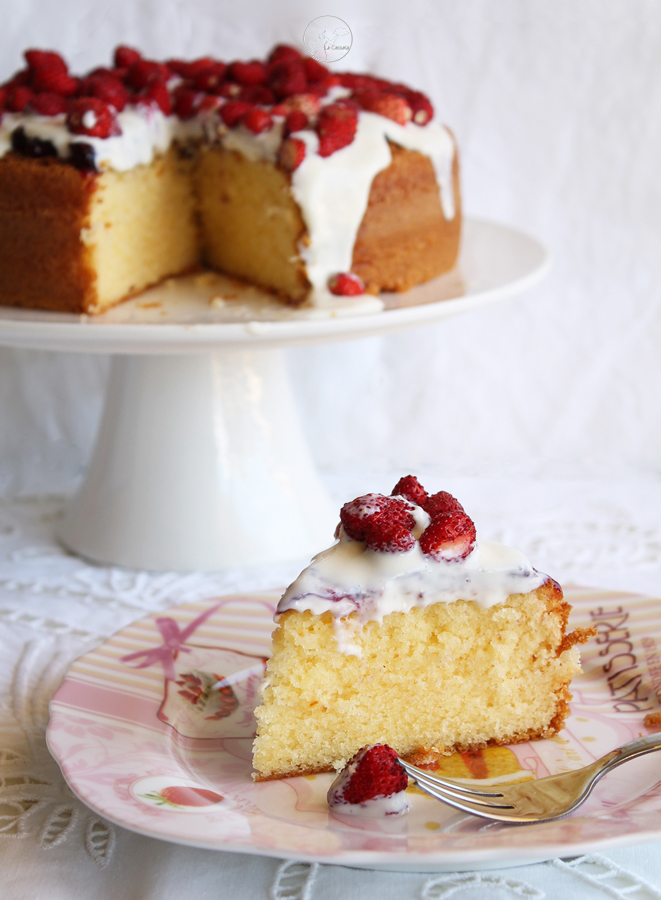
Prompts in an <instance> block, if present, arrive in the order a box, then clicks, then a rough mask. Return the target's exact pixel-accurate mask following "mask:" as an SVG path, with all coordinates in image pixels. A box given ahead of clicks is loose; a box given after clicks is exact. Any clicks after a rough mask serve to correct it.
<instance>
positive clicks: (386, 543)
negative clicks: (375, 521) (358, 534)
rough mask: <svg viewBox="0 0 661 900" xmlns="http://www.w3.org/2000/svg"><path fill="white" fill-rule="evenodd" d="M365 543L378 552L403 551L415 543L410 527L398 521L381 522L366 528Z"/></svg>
mask: <svg viewBox="0 0 661 900" xmlns="http://www.w3.org/2000/svg"><path fill="white" fill-rule="evenodd" d="M365 544H366V545H367V546H368V547H369V549H370V550H376V551H378V552H379V553H405V552H406V551H407V550H410V549H411V547H413V545H414V544H415V538H414V537H413V535H412V534H411V530H410V528H407V527H406V525H400V524H399V522H392V523H390V522H383V523H379V525H378V526H375V527H374V528H371V529H368V531H367V534H366V536H365Z"/></svg>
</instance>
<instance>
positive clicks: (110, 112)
mask: <svg viewBox="0 0 661 900" xmlns="http://www.w3.org/2000/svg"><path fill="white" fill-rule="evenodd" d="M25 59H26V62H27V67H26V68H25V69H22V70H20V71H18V72H16V73H15V74H14V75H13V76H12V77H11V79H9V80H8V81H6V82H5V83H4V84H2V85H0V113H1V112H2V111H5V110H6V111H8V112H22V111H23V110H27V111H28V112H33V113H36V114H38V115H46V116H54V115H58V114H63V113H67V118H66V123H67V126H68V128H69V130H70V131H72V132H73V133H74V134H88V135H90V136H93V137H109V136H111V135H116V134H119V133H121V130H120V128H119V125H118V120H117V118H116V115H117V113H120V112H122V111H123V110H125V109H126V108H127V107H130V106H135V107H147V108H149V107H152V108H158V109H160V110H161V111H162V112H163V113H164V115H170V114H171V113H172V112H174V113H175V114H176V115H177V116H178V117H179V118H180V119H184V120H185V119H191V118H193V117H195V116H196V115H199V114H200V113H204V114H206V115H207V116H209V115H211V114H213V113H217V114H218V115H219V116H220V118H221V120H222V122H223V123H224V124H225V125H227V126H228V127H230V128H234V127H237V126H239V125H243V126H244V127H246V128H247V129H248V130H250V131H252V132H253V133H254V134H261V133H262V132H263V131H266V130H267V129H269V128H271V126H272V125H273V117H274V116H282V117H283V118H284V119H285V122H284V123H283V126H282V136H283V143H282V144H281V147H280V150H279V152H278V162H279V164H280V165H281V166H282V167H283V168H284V169H286V170H288V171H294V170H295V169H296V168H297V167H298V166H299V165H300V164H301V162H302V160H303V159H304V158H305V154H306V145H305V144H304V143H303V142H301V141H293V142H292V141H290V135H292V134H295V133H296V132H299V131H301V130H303V129H306V128H313V129H314V130H315V131H316V133H317V136H318V138H319V143H318V148H317V153H318V155H319V156H321V157H327V156H330V155H332V154H333V153H336V152H337V151H338V150H341V149H342V148H344V147H346V146H348V145H349V144H351V143H352V141H353V140H354V137H355V134H356V129H357V127H358V114H359V111H360V110H361V109H363V110H367V111H370V112H374V113H377V114H379V115H382V116H385V117H387V118H390V119H392V120H393V121H395V122H398V123H400V124H406V123H407V122H409V121H411V120H413V121H414V122H416V123H417V124H426V122H428V121H429V120H430V119H431V118H432V116H433V108H432V106H431V103H430V102H429V100H428V99H427V98H426V97H425V95H424V94H421V93H420V92H418V91H413V90H411V89H410V88H408V87H407V86H406V85H403V84H396V83H394V82H390V81H386V80H385V79H382V78H376V77H374V76H371V75H356V74H352V73H341V74H334V73H331V72H330V71H329V69H328V68H326V66H324V65H322V64H321V63H319V62H318V61H317V60H316V59H313V58H312V57H309V56H305V55H303V54H302V53H301V52H300V51H299V50H298V49H297V48H296V47H292V46H289V45H287V44H278V45H277V46H275V47H274V48H273V50H272V51H271V53H270V54H269V55H268V57H267V59H266V60H259V59H252V60H248V61H244V60H235V61H234V62H230V63H225V62H221V61H220V60H216V59H213V58H212V57H210V56H204V57H200V58H199V59H195V60H183V59H169V60H167V62H158V61H156V60H152V59H146V58H145V57H144V56H143V55H142V54H141V53H140V52H139V51H138V50H136V49H134V48H133V47H129V46H126V45H123V44H121V45H119V46H118V47H117V48H116V49H115V51H114V55H113V65H112V66H111V67H105V66H100V67H97V68H95V69H93V70H92V71H91V72H89V73H88V74H87V75H86V76H85V77H82V78H78V77H74V76H73V75H71V74H70V73H69V70H68V66H67V63H66V61H65V60H64V59H63V57H62V56H61V55H60V54H59V53H56V52H54V51H52V50H38V49H34V48H33V49H29V50H26V51H25ZM336 85H342V86H344V87H347V88H349V89H350V90H351V91H352V92H353V97H352V98H350V99H347V98H343V99H340V100H336V101H335V102H329V100H330V99H331V98H330V97H329V96H328V95H329V91H330V90H331V88H333V87H334V86H336ZM221 98H223V99H225V100H227V101H228V102H227V103H223V102H222V99H221ZM323 98H326V99H325V100H324V99H323ZM81 101H84V102H81ZM87 101H92V102H87ZM323 103H326V105H325V106H324V105H323ZM120 118H121V117H120ZM81 146H82V145H81ZM308 152H309V151H308ZM330 289H331V290H332V291H333V292H334V293H336V294H339V295H357V294H361V293H363V291H364V290H365V288H364V285H363V284H362V282H361V281H360V279H359V278H358V277H357V276H355V275H353V274H352V273H348V272H347V273H338V274H337V275H336V276H334V277H333V278H332V279H331V286H330Z"/></svg>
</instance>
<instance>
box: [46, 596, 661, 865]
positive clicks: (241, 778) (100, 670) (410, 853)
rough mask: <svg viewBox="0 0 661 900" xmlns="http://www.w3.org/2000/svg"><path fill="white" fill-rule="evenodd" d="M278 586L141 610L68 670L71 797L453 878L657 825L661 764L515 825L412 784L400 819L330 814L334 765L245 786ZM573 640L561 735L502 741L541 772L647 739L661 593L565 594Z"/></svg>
mask: <svg viewBox="0 0 661 900" xmlns="http://www.w3.org/2000/svg"><path fill="white" fill-rule="evenodd" d="M277 596H278V595H276V594H272V595H271V594H270V595H265V594H242V595H236V596H230V597H223V598H220V599H218V598H215V599H213V600H209V601H206V602H202V603H197V604H187V605H183V606H179V607H175V608H174V609H172V610H170V611H169V613H168V616H167V617H163V616H148V617H147V618H145V619H142V620H141V621H139V622H135V623H133V624H132V625H131V626H129V627H128V628H125V629H124V630H122V631H121V632H119V633H118V634H116V635H114V636H113V637H112V638H110V639H109V640H108V641H106V642H105V643H104V644H102V645H101V646H100V647H98V648H97V649H96V650H93V651H92V652H90V653H88V654H86V655H85V656H83V657H82V658H81V659H79V660H78V661H77V662H75V663H74V664H73V666H72V667H71V669H70V670H69V672H68V674H67V677H66V679H65V681H64V683H63V684H62V686H61V687H60V688H59V690H58V691H57V692H56V693H55V695H54V696H53V699H52V701H51V718H50V723H49V727H48V732H47V739H48V745H49V748H50V750H51V752H52V753H53V755H54V757H55V758H56V760H57V761H58V763H59V765H60V767H61V769H62V771H63V773H64V776H65V778H66V779H67V781H68V782H69V784H70V785H71V787H72V789H73V790H74V791H75V793H76V794H77V795H78V796H79V797H80V798H81V799H82V800H83V801H84V802H85V803H86V804H87V805H88V806H90V807H91V808H92V809H94V810H96V811H97V812H98V813H100V814H101V815H103V816H105V817H106V818H108V819H111V820H112V821H114V822H116V823H117V824H119V825H123V826H125V827H127V828H130V829H133V830H134V831H138V832H141V833H143V834H147V835H150V836H153V837H159V838H163V839H165V840H170V841H175V842H178V843H183V844H191V845H194V846H198V847H208V848H212V849H218V850H234V851H241V852H244V853H256V854H264V855H268V856H277V857H287V858H295V859H300V860H306V861H310V862H313V861H316V862H326V863H338V864H341V865H349V866H352V865H353V866H364V867H371V868H384V869H393V870H399V871H428V872H429V871H456V870H457V868H463V869H470V868H481V867H484V866H485V865H489V864H490V865H493V866H507V865H512V866H514V865H520V864H522V863H525V862H533V861H539V860H543V859H550V858H553V857H555V856H567V855H572V856H574V855H578V854H582V853H587V852H591V851H593V850H595V849H597V848H601V849H603V848H605V847H606V846H614V845H623V844H626V843H634V842H638V841H642V840H645V839H648V838H654V837H658V836H659V835H660V834H661V788H659V787H656V786H655V785H656V782H657V780H658V774H657V770H658V759H657V758H656V757H655V756H654V755H651V756H649V757H644V758H643V759H640V760H637V761H635V762H632V763H629V764H628V765H626V766H623V767H622V768H620V769H618V770H617V771H616V772H614V773H613V774H612V775H609V776H608V777H607V778H605V779H604V780H603V781H602V782H601V783H600V785H598V787H597V788H596V790H595V793H594V794H593V796H592V797H591V798H590V799H589V800H588V802H587V803H586V804H585V805H584V806H583V807H582V808H581V809H580V810H579V811H578V812H577V813H576V814H574V815H573V816H570V817H568V818H567V819H562V820H559V821H556V822H550V823H546V824H540V825H532V826H525V827H518V828H512V827H511V826H503V825H499V824H494V823H486V822H485V821H484V820H480V819H476V818H474V817H472V816H466V815H463V814H462V813H458V812H456V811H454V810H451V809H449V808H447V807H444V806H443V805H442V804H440V803H437V802H436V801H434V800H432V799H431V798H429V797H425V796H423V795H421V794H418V793H415V792H413V793H412V795H411V806H412V811H411V813H410V814H409V815H408V816H406V817H403V818H401V819H397V820H396V821H393V820H384V821H378V820H377V821H374V820H364V821H361V820H359V819H356V820H355V821H352V822H348V823H347V822H344V821H340V820H338V819H337V818H334V817H333V816H332V815H331V814H330V811H329V809H328V806H327V805H326V802H325V796H326V791H327V789H328V785H329V784H330V780H331V776H330V775H318V776H313V777H310V778H292V779H286V780H284V781H272V782H262V783H260V784H255V783H254V782H253V781H252V778H251V762H250V760H251V745H252V736H253V732H254V719H253V710H254V707H255V705H256V703H257V701H258V695H257V687H258V684H259V680H260V679H261V676H262V673H263V666H264V660H265V657H266V656H267V654H268V652H269V648H270V634H271V631H272V628H273V622H272V615H273V610H274V608H275V604H276V602H277ZM566 596H567V599H568V600H569V602H570V603H571V604H572V605H573V607H574V610H573V613H572V617H571V622H572V625H573V626H579V627H580V626H585V625H588V624H592V625H595V626H596V628H597V631H598V635H597V637H596V639H593V640H591V641H590V642H589V644H587V645H586V646H585V647H584V648H583V652H582V659H583V669H584V672H583V675H581V676H580V677H579V678H577V679H575V681H574V683H573V694H574V700H573V702H572V711H571V716H570V718H569V719H568V722H567V727H566V728H565V729H564V730H563V732H562V733H561V734H559V735H557V736H556V737H555V738H553V739H552V740H547V741H537V742H533V743H529V744H519V745H515V746H513V747H512V748H511V750H512V753H513V754H514V755H515V756H516V767H517V768H518V769H523V770H526V771H529V772H530V773H531V774H534V775H535V777H543V776H544V775H546V774H549V773H553V772H558V771H563V770H566V769H571V768H576V767H578V766H581V765H584V764H585V763H587V762H590V761H591V760H593V759H595V758H597V757H598V756H601V755H602V754H603V753H605V752H607V751H608V750H610V749H612V748H613V747H615V746H618V745H619V744H622V743H624V742H625V741H628V740H631V739H633V738H634V737H637V736H638V735H640V734H642V733H645V731H646V729H645V727H644V718H645V715H646V714H647V713H648V712H656V711H660V710H661V651H659V646H660V645H661V616H660V615H659V612H660V611H661V601H660V600H657V599H654V598H649V597H640V596H636V595H631V594H620V593H613V592H604V591H599V590H588V589H583V588H568V589H567V590H566Z"/></svg>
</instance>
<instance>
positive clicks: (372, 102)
mask: <svg viewBox="0 0 661 900" xmlns="http://www.w3.org/2000/svg"><path fill="white" fill-rule="evenodd" d="M353 97H354V99H355V100H356V102H357V103H358V104H359V105H360V106H361V108H362V109H365V110H367V111H368V112H373V113H378V115H380V116H385V118H386V119H392V120H393V122H398V123H399V124H400V125H406V123H407V122H410V121H411V118H412V115H413V113H412V112H411V107H410V106H409V105H408V103H407V102H406V100H405V99H404V97H400V96H399V95H398V94H388V93H382V92H380V91H374V90H365V89H363V90H357V91H354V93H353Z"/></svg>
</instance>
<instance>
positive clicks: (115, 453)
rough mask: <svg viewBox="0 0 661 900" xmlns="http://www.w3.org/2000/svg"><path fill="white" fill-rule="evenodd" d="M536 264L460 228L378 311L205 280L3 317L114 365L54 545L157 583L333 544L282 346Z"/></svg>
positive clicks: (3, 328)
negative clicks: (433, 261)
mask: <svg viewBox="0 0 661 900" xmlns="http://www.w3.org/2000/svg"><path fill="white" fill-rule="evenodd" d="M547 265H548V260H547V256H546V253H545V251H544V249H543V248H542V247H541V246H540V245H539V244H538V243H537V242H536V241H534V240H533V239H532V238H530V237H528V236H527V235H524V234H521V233H520V232H517V231H514V230H512V229H509V228H506V227H504V226H501V225H495V224H493V223H488V222H480V221H475V220H473V221H470V220H469V221H467V222H466V227H465V234H464V240H463V248H462V255H461V259H460V264H459V267H458V269H457V270H456V271H455V272H454V273H451V274H450V275H447V276H443V277H441V278H439V279H436V280H435V281H433V282H429V283H428V284H426V285H422V286H421V287H419V288H415V289H414V290H412V291H409V292H407V293H406V294H403V295H390V296H384V298H383V299H384V302H385V307H386V308H385V309H383V310H378V311H375V310H374V309H371V310H370V309H369V308H365V309H362V310H361V309H360V308H358V309H351V308H347V309H342V308H340V309H338V310H336V311H335V313H334V314H333V315H330V316H329V315H327V314H326V315H319V314H318V313H316V312H305V311H295V310H289V309H287V308H285V307H282V306H280V305H278V304H276V303H274V302H273V301H272V299H271V298H269V297H268V295H264V294H263V293H261V292H260V291H258V290H256V289H254V288H245V287H241V286H240V285H237V283H236V282H234V281H231V280H230V279H227V278H223V277H222V276H215V275H211V274H204V275H202V276H191V277H188V278H178V279H172V280H171V281H170V282H166V284H165V285H161V286H159V287H157V288H153V289H151V290H150V291H147V292H145V293H144V294H142V295H140V296H139V297H137V298H134V299H133V300H131V301H128V302H126V303H123V304H121V305H120V306H119V307H116V308H115V309H113V310H111V311H110V312H109V313H106V314H104V315H103V316H97V317H91V318H88V317H86V316H83V317H79V316H72V315H65V314H58V313H47V312H39V311H33V310H17V309H12V308H2V307H0V344H4V345H7V346H14V347H25V348H32V349H48V350H62V351H74V352H97V353H99V352H100V353H110V354H113V359H112V364H111V371H110V379H109V383H108V388H107V395H106V400H105V407H104V413H103V418H102V422H101V426H100V429H99V434H98V437H97V441H96V446H95V449H94V452H93V454H92V458H91V461H90V464H89V467H88V470H87V474H86V476H85V480H84V481H83V484H82V486H81V487H80V489H79V491H78V493H77V494H76V496H75V497H74V498H73V499H72V501H71V502H70V504H69V507H68V509H67V511H66V513H65V515H64V518H63V520H62V522H61V523H60V526H59V528H58V535H59V537H60V539H61V540H62V542H63V543H64V544H65V545H66V546H67V547H69V548H70V549H71V550H73V551H74V552H76V553H78V554H80V555H82V556H84V557H87V558H89V559H92V560H95V561H98V562H102V563H105V564H114V565H119V566H128V567H133V568H139V569H149V570H158V571H167V570H180V571H187V570H207V571H213V570H218V569H223V568H228V567H233V566H241V565H253V564H258V563H273V562H277V561H285V560H289V559H295V558H299V557H307V556H310V555H311V554H312V553H314V552H316V551H318V550H319V549H320V548H322V547H324V546H325V545H328V544H330V542H331V539H332V535H333V531H334V528H335V525H336V523H337V508H336V505H335V504H333V503H332V502H331V501H330V499H329V497H328V495H327V493H326V491H325V488H324V487H323V484H322V482H321V480H320V478H319V476H318V474H317V471H316V468H315V466H314V463H313V461H312V459H311V457H310V454H309V451H308V448H307V445H306V441H305V437H304V434H303V430H302V427H301V423H300V420H299V417H298V413H297V410H296V405H295V401H294V397H293V392H292V388H291V384H290V382H289V377H288V374H287V370H286V359H285V352H286V348H287V347H289V346H291V345H293V344H296V343H312V342H315V343H316V342H319V341H324V340H341V339H345V338H349V337H365V336H368V335H376V334H384V333H387V332H388V331H393V330H399V329H401V328H402V327H405V326H413V325H421V324H424V323H427V322H433V321H437V320H439V319H441V318H444V317H447V316H449V315H455V314H458V313H461V312H465V311H468V310H470V309H472V308H475V307H476V306H479V305H482V304H485V303H488V302H491V301H494V300H497V299H500V298H504V297H506V296H512V295H513V294H515V293H518V292H520V291H523V290H524V289H526V288H528V287H530V286H531V285H532V284H534V283H535V282H536V281H538V280H539V279H540V278H541V277H542V276H543V274H544V273H545V271H546V268H547Z"/></svg>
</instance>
